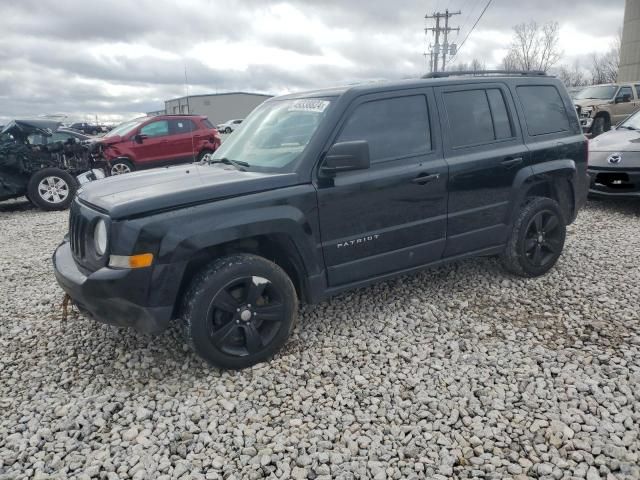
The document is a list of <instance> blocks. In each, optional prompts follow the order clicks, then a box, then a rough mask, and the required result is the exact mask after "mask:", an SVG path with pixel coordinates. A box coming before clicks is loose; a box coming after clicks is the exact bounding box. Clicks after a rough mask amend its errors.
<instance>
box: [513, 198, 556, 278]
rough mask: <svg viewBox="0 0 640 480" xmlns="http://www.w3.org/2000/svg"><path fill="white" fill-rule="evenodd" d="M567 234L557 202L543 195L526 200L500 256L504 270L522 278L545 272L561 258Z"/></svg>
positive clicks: (536, 275)
mask: <svg viewBox="0 0 640 480" xmlns="http://www.w3.org/2000/svg"><path fill="white" fill-rule="evenodd" d="M566 233H567V227H566V221H565V218H564V215H563V213H562V211H561V210H560V206H559V205H558V202H556V201H555V200H553V199H551V198H546V197H531V198H529V199H527V202H526V203H525V204H524V205H523V206H522V207H521V208H520V210H519V212H518V215H517V217H516V219H515V221H514V222H513V228H512V230H511V234H510V235H509V239H508V241H507V244H506V245H505V249H504V251H503V253H502V255H501V257H502V263H503V265H504V267H505V269H506V270H507V271H508V272H510V273H512V274H514V275H518V276H521V277H538V276H540V275H544V274H545V273H547V272H548V271H549V270H551V268H553V266H554V265H555V264H556V262H557V261H558V258H560V255H561V254H562V249H563V248H564V240H565V237H566Z"/></svg>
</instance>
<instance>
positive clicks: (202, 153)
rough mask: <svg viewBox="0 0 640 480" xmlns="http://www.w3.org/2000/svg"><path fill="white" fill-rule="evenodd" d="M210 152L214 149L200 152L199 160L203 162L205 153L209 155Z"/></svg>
mask: <svg viewBox="0 0 640 480" xmlns="http://www.w3.org/2000/svg"><path fill="white" fill-rule="evenodd" d="M210 153H213V150H202V151H201V152H200V153H199V154H198V161H199V162H201V161H202V159H203V158H204V156H205V155H209V154H210Z"/></svg>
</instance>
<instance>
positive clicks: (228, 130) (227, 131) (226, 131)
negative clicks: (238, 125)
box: [224, 127, 233, 133]
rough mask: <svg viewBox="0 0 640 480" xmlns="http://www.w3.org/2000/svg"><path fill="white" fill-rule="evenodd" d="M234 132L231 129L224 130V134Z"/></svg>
mask: <svg viewBox="0 0 640 480" xmlns="http://www.w3.org/2000/svg"><path fill="white" fill-rule="evenodd" d="M232 131H233V130H231V127H227V128H225V129H224V133H231V132H232Z"/></svg>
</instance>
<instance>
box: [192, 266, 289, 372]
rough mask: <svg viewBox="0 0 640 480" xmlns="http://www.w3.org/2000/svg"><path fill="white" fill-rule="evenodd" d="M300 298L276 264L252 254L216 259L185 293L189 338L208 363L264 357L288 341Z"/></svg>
mask: <svg viewBox="0 0 640 480" xmlns="http://www.w3.org/2000/svg"><path fill="white" fill-rule="evenodd" d="M297 308H298V298H297V295H296V290H295V288H294V286H293V284H292V283H291V279H290V278H289V276H288V275H287V274H286V273H285V272H284V270H282V269H281V268H280V267H279V266H278V265H276V264H275V263H272V262H270V261H268V260H266V259H265V258H262V257H259V256H257V255H250V254H236V255H230V256H227V257H222V258H220V259H218V260H216V261H214V262H213V263H212V264H211V265H210V266H209V267H208V268H205V269H204V270H203V271H202V272H201V273H199V274H198V275H196V277H195V278H194V280H193V281H192V283H191V286H190V287H189V289H188V291H187V293H186V294H185V297H184V304H183V308H182V314H181V317H182V324H183V329H184V336H185V339H186V341H187V343H188V344H189V345H190V346H191V347H192V348H193V350H195V352H196V353H197V354H198V355H200V356H201V357H203V358H204V359H205V360H207V361H208V362H209V363H211V364H213V365H215V366H218V367H221V368H230V369H241V368H246V367H250V366H252V365H255V364H256V363H259V362H262V361H265V360H267V359H269V358H270V357H271V356H273V354H274V353H276V352H277V351H278V350H280V348H281V347H282V346H283V345H284V344H285V342H286V341H287V339H288V338H289V335H290V334H291V331H292V330H293V326H294V324H295V319H296V312H297Z"/></svg>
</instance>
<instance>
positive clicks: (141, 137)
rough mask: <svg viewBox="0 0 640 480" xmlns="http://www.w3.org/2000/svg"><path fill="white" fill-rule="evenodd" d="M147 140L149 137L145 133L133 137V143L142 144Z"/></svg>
mask: <svg viewBox="0 0 640 480" xmlns="http://www.w3.org/2000/svg"><path fill="white" fill-rule="evenodd" d="M147 138H149V137H147V136H146V135H145V134H144V133H139V134H137V135H136V136H134V137H133V141H134V142H136V143H142V142H143V141H144V140H145V139H147Z"/></svg>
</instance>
